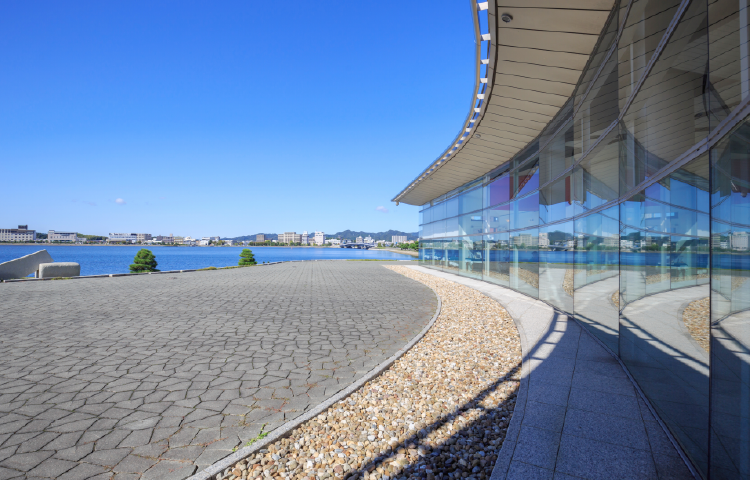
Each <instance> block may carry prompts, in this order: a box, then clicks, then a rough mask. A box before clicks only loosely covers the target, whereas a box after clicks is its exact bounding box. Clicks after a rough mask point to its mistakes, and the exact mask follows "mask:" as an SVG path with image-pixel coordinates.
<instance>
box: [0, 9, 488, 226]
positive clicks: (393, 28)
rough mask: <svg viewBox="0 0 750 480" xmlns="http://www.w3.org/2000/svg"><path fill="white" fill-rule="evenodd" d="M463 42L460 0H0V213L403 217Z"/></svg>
mask: <svg viewBox="0 0 750 480" xmlns="http://www.w3.org/2000/svg"><path fill="white" fill-rule="evenodd" d="M473 52H474V33H473V27H472V23H471V17H470V9H469V5H468V2H467V1H465V0H460V1H459V0H440V1H433V2H429V8H427V4H426V3H424V2H406V1H402V0H398V1H396V0H391V1H382V2H344V1H336V2H334V1H301V2H282V1H272V2H260V1H237V2H231V1H222V2H205V1H200V2H198V1H179V2H178V1H148V2H145V1H141V2H139V1H127V2H124V1H119V2H102V1H95V2H94V1H92V2H86V1H76V2H59V1H55V2H52V1H47V2H28V1H15V0H4V1H3V2H2V4H0V65H2V75H0V112H1V113H0V178H2V183H3V188H2V192H3V195H2V197H3V198H2V208H0V228H15V226H16V225H17V224H29V228H35V229H37V231H44V232H46V231H47V230H48V229H55V230H74V231H78V232H81V233H86V234H98V235H102V234H104V235H106V234H107V233H109V232H147V233H152V234H168V233H174V234H175V235H192V236H204V235H221V236H225V237H233V236H238V235H245V234H254V233H258V232H269V233H277V232H282V231H298V232H300V231H302V230H310V229H317V230H324V231H326V232H331V233H333V232H336V231H339V230H345V229H352V230H364V231H381V230H387V229H391V228H392V229H397V230H405V231H416V230H417V228H418V225H417V224H418V214H417V212H418V210H417V208H416V207H412V206H408V205H403V204H402V205H400V206H398V207H396V205H395V204H393V203H391V202H390V199H391V198H393V196H394V195H395V194H396V193H398V192H399V191H400V190H401V188H403V187H404V186H405V185H407V184H408V182H409V181H410V180H412V179H413V178H414V177H415V176H416V175H417V174H418V173H419V172H420V171H421V170H422V169H423V168H424V167H426V166H427V165H428V163H429V162H431V161H432V160H434V159H435V158H436V157H437V156H438V155H439V154H440V153H441V152H442V150H443V149H444V148H445V147H446V146H447V145H448V144H449V142H450V141H451V140H452V139H453V138H454V136H455V135H456V133H457V132H458V130H459V129H460V128H461V126H462V122H463V120H464V118H465V116H466V114H467V112H468V110H469V106H470V102H471V98H470V96H471V94H472V91H471V89H472V87H473V81H474V78H473V68H474V65H473V62H474V59H473ZM118 199H119V202H118ZM378 207H384V209H387V212H385V211H381V210H379V209H378Z"/></svg>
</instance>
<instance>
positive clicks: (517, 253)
mask: <svg viewBox="0 0 750 480" xmlns="http://www.w3.org/2000/svg"><path fill="white" fill-rule="evenodd" d="M510 248H511V250H510V258H509V261H510V268H509V270H510V272H509V273H510V288H512V289H514V290H518V291H519V292H521V293H525V294H526V295H529V296H531V297H534V298H537V297H538V296H539V229H537V228H534V229H530V230H523V231H516V232H511V234H510Z"/></svg>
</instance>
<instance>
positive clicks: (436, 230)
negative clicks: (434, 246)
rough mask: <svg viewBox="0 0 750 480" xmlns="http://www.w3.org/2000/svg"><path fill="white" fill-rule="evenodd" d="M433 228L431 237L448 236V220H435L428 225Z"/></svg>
mask: <svg viewBox="0 0 750 480" xmlns="http://www.w3.org/2000/svg"><path fill="white" fill-rule="evenodd" d="M428 226H429V227H431V228H432V232H431V236H430V238H440V237H444V236H446V234H447V233H446V221H445V220H441V221H439V222H434V223H431V224H430V225H428Z"/></svg>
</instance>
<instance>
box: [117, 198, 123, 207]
mask: <svg viewBox="0 0 750 480" xmlns="http://www.w3.org/2000/svg"><path fill="white" fill-rule="evenodd" d="M115 203H116V204H118V205H125V200H123V199H122V198H118V199H117V200H115Z"/></svg>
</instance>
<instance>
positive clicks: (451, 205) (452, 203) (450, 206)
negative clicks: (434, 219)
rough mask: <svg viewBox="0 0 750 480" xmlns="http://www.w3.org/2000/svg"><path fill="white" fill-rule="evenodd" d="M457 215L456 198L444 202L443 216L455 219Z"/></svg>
mask: <svg viewBox="0 0 750 480" xmlns="http://www.w3.org/2000/svg"><path fill="white" fill-rule="evenodd" d="M457 215H458V197H453V198H451V199H448V200H446V201H445V216H446V217H448V218H450V217H455V216H457Z"/></svg>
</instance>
